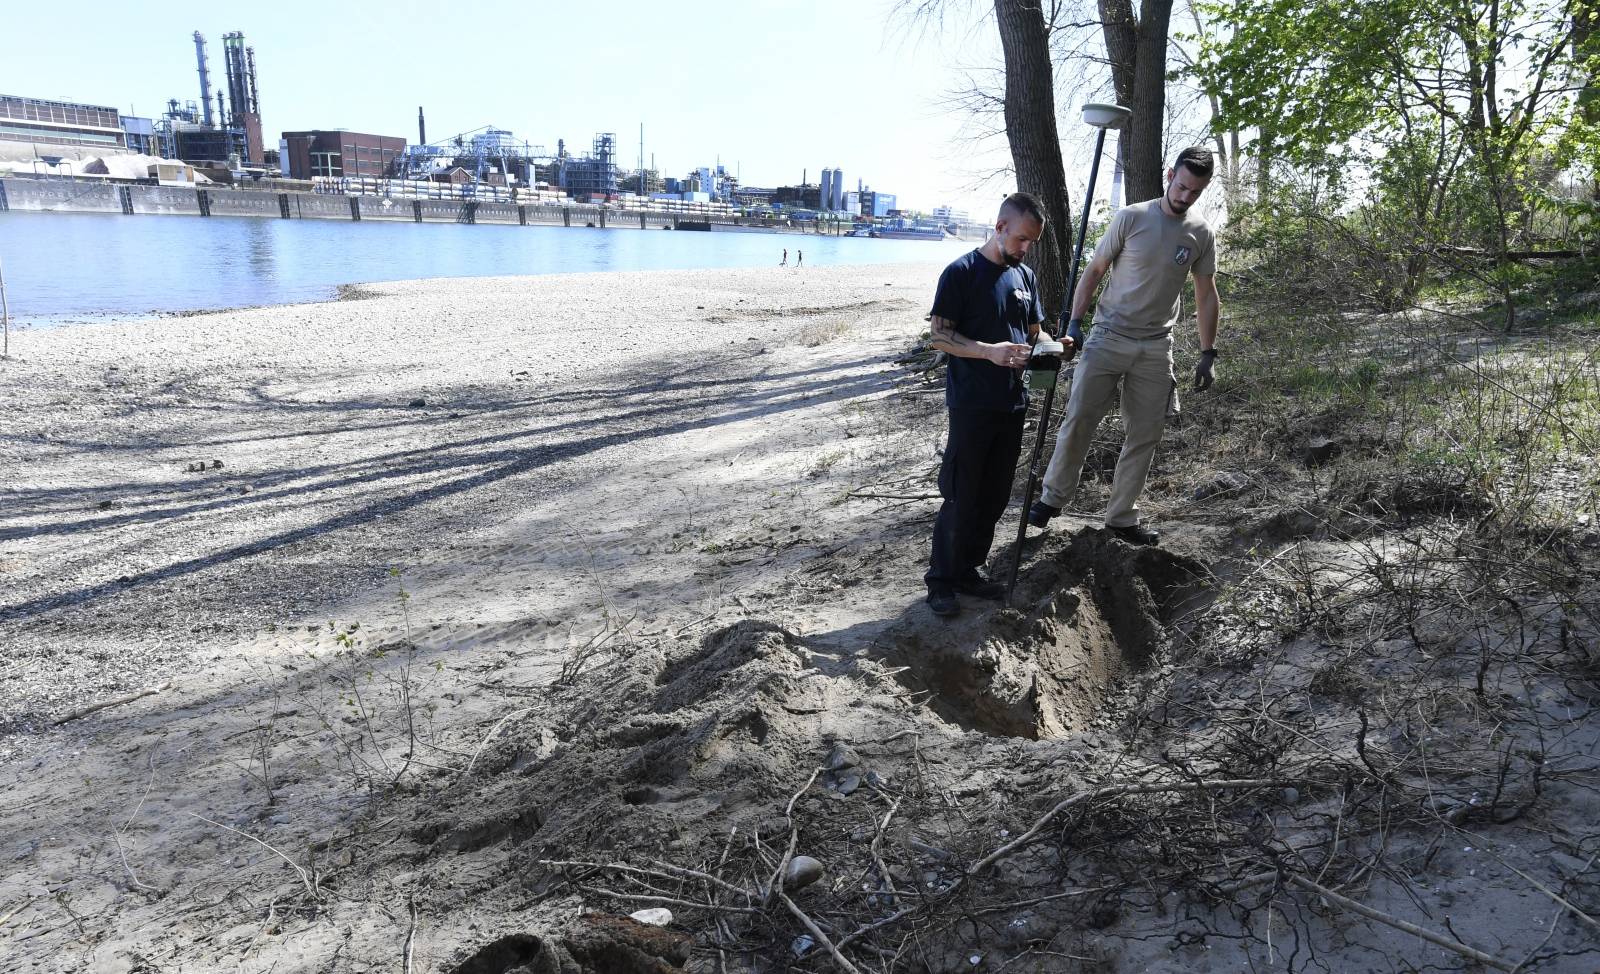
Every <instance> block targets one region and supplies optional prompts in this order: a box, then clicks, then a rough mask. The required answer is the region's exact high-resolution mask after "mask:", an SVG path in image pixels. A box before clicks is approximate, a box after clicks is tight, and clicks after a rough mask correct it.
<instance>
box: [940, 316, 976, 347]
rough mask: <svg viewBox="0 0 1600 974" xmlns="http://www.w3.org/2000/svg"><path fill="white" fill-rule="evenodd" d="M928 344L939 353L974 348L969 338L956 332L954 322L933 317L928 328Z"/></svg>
mask: <svg viewBox="0 0 1600 974" xmlns="http://www.w3.org/2000/svg"><path fill="white" fill-rule="evenodd" d="M929 336H930V337H929V344H931V345H932V346H933V347H934V348H936V349H938V350H939V351H941V352H953V351H956V350H957V349H970V348H973V347H975V345H976V343H974V342H973V341H972V340H971V339H970V338H967V337H966V336H965V335H963V334H961V333H960V332H958V331H956V326H955V322H953V321H951V320H950V319H949V318H941V317H939V316H938V315H934V317H933V321H932V325H931V327H930V328H929Z"/></svg>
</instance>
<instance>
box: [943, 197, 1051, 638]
mask: <svg viewBox="0 0 1600 974" xmlns="http://www.w3.org/2000/svg"><path fill="white" fill-rule="evenodd" d="M1043 232H1044V211H1043V210H1042V209H1041V208H1040V206H1039V202H1038V201H1037V200H1035V199H1034V198H1033V197H1032V196H1029V195H1028V194H1026V193H1016V194H1013V195H1011V196H1008V197H1006V200H1005V202H1004V203H1002V204H1001V205H1000V216H999V218H998V219H997V220H996V221H995V225H994V235H993V236H991V237H990V238H989V239H988V240H987V241H985V242H984V244H983V246H982V247H979V248H978V249H977V250H974V251H972V252H971V253H969V254H967V255H965V256H964V257H960V258H958V259H957V260H956V261H954V262H953V263H951V265H950V266H949V267H946V268H945V269H944V273H943V274H942V275H941V276H940V278H939V290H938V291H937V292H936V293H935V294H934V298H933V315H932V325H931V332H932V345H933V347H934V348H936V349H938V350H939V351H942V352H944V353H945V354H946V355H947V356H949V361H948V363H947V371H946V374H945V405H946V406H947V407H949V411H950V435H949V439H948V440H947V441H946V442H945V448H944V463H943V465H942V466H941V467H940V468H939V494H940V496H942V497H943V498H944V504H943V506H941V507H940V508H939V516H938V519H937V520H935V521H934V524H933V555H932V558H931V561H930V564H929V567H928V573H927V575H925V576H924V579H925V580H926V581H927V583H928V606H929V607H930V608H931V609H932V610H933V612H934V613H935V614H936V615H941V616H953V615H955V614H956V613H958V612H960V611H961V603H960V602H958V601H956V595H957V594H958V593H960V594H963V595H975V596H978V597H980V598H988V599H998V598H1003V597H1004V596H1005V586H1003V585H1001V584H1000V583H999V582H993V581H990V580H989V579H987V578H985V577H984V576H983V575H982V574H981V573H980V572H979V571H978V568H979V566H981V565H982V564H983V563H984V562H986V561H988V560H989V546H990V545H991V544H993V543H994V526H995V523H996V522H997V521H999V520H1000V515H1001V514H1002V513H1004V512H1005V509H1006V502H1007V501H1008V500H1009V499H1010V497H1011V481H1012V476H1013V474H1014V472H1015V470H1016V466H1017V457H1018V455H1019V454H1020V453H1021V452H1022V421H1023V418H1024V417H1025V416H1026V415H1027V409H1028V392H1027V389H1026V388H1025V387H1024V386H1023V382H1022V368H1023V366H1025V365H1027V363H1028V353H1029V345H1028V343H1029V342H1030V341H1031V340H1038V339H1039V337H1040V336H1041V335H1042V334H1043V333H1042V332H1041V330H1040V328H1041V325H1042V324H1043V323H1044V305H1043V303H1042V302H1041V301H1040V299H1039V287H1038V281H1037V280H1036V279H1035V278H1034V274H1033V271H1032V270H1031V269H1030V268H1027V267H1024V266H1023V265H1022V260H1023V258H1024V257H1026V256H1027V254H1028V248H1029V247H1031V246H1032V245H1033V244H1034V242H1035V241H1037V240H1038V239H1039V235H1040V234H1042V233H1043ZM1043 337H1045V338H1049V336H1048V335H1044V336H1043Z"/></svg>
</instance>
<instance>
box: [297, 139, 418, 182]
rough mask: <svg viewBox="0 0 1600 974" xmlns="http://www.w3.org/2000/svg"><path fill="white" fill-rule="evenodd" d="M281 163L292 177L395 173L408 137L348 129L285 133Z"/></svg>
mask: <svg viewBox="0 0 1600 974" xmlns="http://www.w3.org/2000/svg"><path fill="white" fill-rule="evenodd" d="M282 145H283V157H282V158H281V159H279V160H278V164H279V165H280V166H282V167H283V174H284V175H285V176H287V177H288V178H290V179H310V178H312V177H313V176H392V175H394V174H395V168H396V165H397V163H398V161H399V159H400V156H401V155H402V154H403V153H404V152H405V149H406V140H405V139H403V138H400V137H398V136H393V135H370V134H368V133H365V132H349V131H346V130H344V129H332V130H323V129H317V130H313V131H310V132H285V133H283V143H282Z"/></svg>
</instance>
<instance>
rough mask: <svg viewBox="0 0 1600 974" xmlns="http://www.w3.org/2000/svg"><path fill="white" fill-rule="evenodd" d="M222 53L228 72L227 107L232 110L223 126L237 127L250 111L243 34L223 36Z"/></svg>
mask: <svg viewBox="0 0 1600 974" xmlns="http://www.w3.org/2000/svg"><path fill="white" fill-rule="evenodd" d="M222 53H223V61H224V63H225V65H226V67H227V71H228V106H229V108H230V109H232V110H231V111H230V112H229V114H228V116H227V120H226V123H225V124H227V125H230V126H234V127H238V126H241V125H243V124H244V115H245V114H246V113H247V112H249V111H250V110H251V109H250V89H249V83H248V79H247V77H246V67H245V54H244V34H242V33H240V32H239V31H230V32H229V33H226V34H223V35H222Z"/></svg>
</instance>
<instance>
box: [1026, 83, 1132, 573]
mask: <svg viewBox="0 0 1600 974" xmlns="http://www.w3.org/2000/svg"><path fill="white" fill-rule="evenodd" d="M1132 114H1133V112H1132V111H1130V110H1129V109H1126V108H1123V107H1122V106H1121V105H1101V104H1095V103H1090V104H1087V105H1085V106H1083V121H1084V124H1085V125H1092V126H1094V127H1095V128H1096V129H1099V134H1098V135H1096V136H1095V141H1094V161H1093V162H1091V163H1090V164H1089V188H1088V190H1086V191H1085V192H1084V194H1083V203H1082V205H1081V206H1079V209H1081V210H1082V211H1083V217H1082V219H1080V220H1079V221H1078V239H1077V240H1075V241H1073V249H1072V266H1070V267H1069V268H1068V269H1067V298H1066V307H1064V308H1062V309H1061V321H1062V323H1063V324H1065V322H1066V321H1067V320H1068V319H1069V318H1070V317H1071V316H1072V296H1073V293H1074V292H1076V291H1077V289H1078V267H1079V265H1081V264H1082V263H1083V238H1084V237H1087V236H1088V235H1089V210H1090V208H1091V207H1092V206H1093V205H1094V181H1095V177H1096V176H1098V175H1099V174H1100V156H1101V154H1102V153H1103V152H1104V151H1105V147H1106V129H1109V128H1121V127H1122V125H1123V124H1124V123H1126V122H1127V121H1128V118H1129V117H1130V116H1131V115H1132ZM1061 330H1062V329H1058V337H1059V333H1060V331H1061ZM1077 352H1078V349H1077V348H1076V347H1073V348H1071V349H1068V350H1067V352H1066V354H1065V356H1064V357H1065V358H1068V359H1070V358H1072V356H1074V355H1076V354H1077ZM1059 378H1060V376H1059V375H1055V376H1052V380H1053V381H1051V382H1050V384H1049V385H1048V387H1047V388H1046V389H1045V393H1044V406H1043V407H1042V408H1040V410H1039V425H1038V427H1037V428H1036V429H1035V430H1034V433H1033V456H1032V459H1030V460H1029V461H1028V488H1027V490H1025V491H1023V493H1022V516H1021V517H1020V518H1019V519H1018V523H1017V549H1016V554H1015V555H1014V556H1013V557H1012V559H1011V574H1010V575H1009V576H1008V577H1007V578H1006V602H1007V603H1009V602H1010V601H1011V593H1012V592H1013V591H1014V590H1015V589H1016V587H1017V573H1018V572H1019V571H1021V570H1022V542H1023V541H1024V540H1025V539H1026V538H1027V537H1028V508H1029V507H1031V506H1033V488H1034V487H1036V486H1037V485H1038V483H1039V475H1040V473H1041V471H1040V470H1039V457H1040V456H1041V455H1042V454H1043V453H1044V438H1045V435H1046V433H1047V432H1048V429H1049V426H1050V407H1051V406H1052V405H1054V404H1055V398H1056V385H1057V384H1058V382H1057V381H1054V380H1059Z"/></svg>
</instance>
